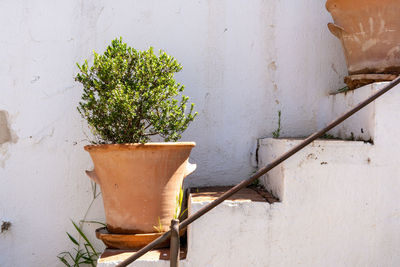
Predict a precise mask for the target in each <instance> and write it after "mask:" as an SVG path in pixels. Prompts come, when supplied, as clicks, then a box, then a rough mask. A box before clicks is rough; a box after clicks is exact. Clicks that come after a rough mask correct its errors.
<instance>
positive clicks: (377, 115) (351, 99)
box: [324, 82, 400, 146]
mask: <svg viewBox="0 0 400 267" xmlns="http://www.w3.org/2000/svg"><path fill="white" fill-rule="evenodd" d="M388 84H389V83H388V82H381V83H373V84H369V85H366V86H363V87H361V88H357V89H355V90H352V91H347V92H344V93H338V94H334V95H330V96H329V107H328V108H327V109H326V110H325V111H324V112H326V113H327V114H329V116H328V117H329V118H330V119H331V120H334V119H336V118H337V117H339V116H340V115H342V114H344V113H345V112H346V111H348V110H350V109H351V108H353V107H355V106H356V105H357V104H358V103H360V102H362V101H364V100H365V99H367V98H368V97H369V96H371V95H372V94H374V93H375V92H377V91H379V90H380V89H382V88H383V87H384V86H386V85H388ZM399 103H400V85H398V86H396V87H394V88H393V89H391V91H389V92H388V93H386V94H384V95H383V96H381V97H380V98H379V99H377V100H376V101H374V102H373V103H371V104H370V105H368V106H367V107H365V108H364V109H362V110H361V111H359V112H358V113H356V114H355V115H353V116H352V117H350V118H349V119H347V120H346V121H345V122H343V123H342V124H340V125H339V126H337V127H335V129H333V130H332V131H330V134H332V135H333V136H335V137H339V138H341V139H354V140H372V141H374V143H375V144H379V145H383V146H387V145H388V143H387V141H388V140H390V142H396V143H397V145H399V144H400V142H399V141H397V140H394V138H391V137H393V136H396V135H397V134H400V127H393V126H394V124H395V123H396V122H397V121H398V118H399V116H400V105H399ZM327 122H329V121H327Z"/></svg>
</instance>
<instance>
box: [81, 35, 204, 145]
mask: <svg viewBox="0 0 400 267" xmlns="http://www.w3.org/2000/svg"><path fill="white" fill-rule="evenodd" d="M77 65H78V67H79V70H80V72H79V73H78V74H77V75H76V77H75V80H76V81H78V82H80V83H81V84H82V85H83V95H82V101H81V102H80V103H79V106H78V110H79V112H80V114H81V115H82V117H83V118H85V119H86V120H87V122H88V124H89V126H90V127H91V130H92V132H93V133H94V135H95V136H96V138H97V140H96V141H94V142H93V143H100V144H107V143H145V142H148V141H149V140H150V137H151V136H154V135H159V136H161V137H163V138H164V140H165V141H166V142H168V141H177V140H178V139H180V138H181V133H182V132H183V131H185V130H186V128H187V127H188V125H189V123H190V122H192V121H193V119H194V117H195V116H196V115H197V113H193V107H194V104H191V106H190V109H189V112H188V113H186V104H187V102H188V99H189V98H188V97H186V96H184V95H182V96H181V100H180V101H178V99H177V96H178V95H179V94H180V93H181V92H183V90H184V86H183V85H181V84H179V83H177V82H176V81H175V79H174V74H175V73H177V72H179V71H180V70H181V69H182V66H181V65H180V64H179V63H178V62H177V61H176V60H175V59H174V58H173V57H171V56H169V55H167V54H166V53H165V52H163V51H159V54H158V55H156V54H155V53H154V51H153V48H149V49H148V50H147V51H138V50H135V49H134V48H132V47H129V46H127V44H125V43H123V42H122V39H121V38H120V39H115V40H113V41H112V43H111V45H109V46H108V47H107V49H106V51H105V52H104V54H102V55H99V54H97V53H96V52H94V62H93V65H92V66H91V67H89V64H88V62H87V60H85V62H84V63H83V64H82V65H79V64H77Z"/></svg>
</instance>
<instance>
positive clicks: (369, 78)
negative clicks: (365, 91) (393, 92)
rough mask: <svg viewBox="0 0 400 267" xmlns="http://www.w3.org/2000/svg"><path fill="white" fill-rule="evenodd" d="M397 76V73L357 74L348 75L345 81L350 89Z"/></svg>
mask: <svg viewBox="0 0 400 267" xmlns="http://www.w3.org/2000/svg"><path fill="white" fill-rule="evenodd" d="M396 78H397V75H395V74H356V75H350V76H346V77H345V78H344V82H345V83H346V84H347V86H348V87H349V89H350V90H353V89H356V88H358V87H361V86H364V85H367V84H370V83H374V82H386V81H393V80H394V79H396Z"/></svg>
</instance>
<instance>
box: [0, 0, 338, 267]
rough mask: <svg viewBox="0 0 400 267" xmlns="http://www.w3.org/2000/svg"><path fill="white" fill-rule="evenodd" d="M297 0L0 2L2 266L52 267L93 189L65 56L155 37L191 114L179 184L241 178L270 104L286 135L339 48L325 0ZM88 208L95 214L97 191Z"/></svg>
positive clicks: (301, 130) (311, 118)
mask: <svg viewBox="0 0 400 267" xmlns="http://www.w3.org/2000/svg"><path fill="white" fill-rule="evenodd" d="M295 2H296V3H294V2H293V1H289V0H285V1H273V0H268V1H262V0H255V1H251V2H249V1H245V0H233V1H226V0H225V1H206V0H199V1H183V0H166V1H154V0H153V1H148V0H146V1H126V0H119V1H94V0H85V1H83V0H81V1H78V0H74V1H50V0H41V1H23V0H14V1H11V0H5V1H1V3H0V24H1V25H3V27H0V36H1V37H0V49H1V51H2V53H0V60H1V64H0V85H1V89H0V111H4V112H2V114H7V122H6V123H1V124H0V125H1V127H7V128H8V129H7V131H6V132H9V134H10V138H8V139H9V140H8V142H6V143H2V144H0V223H1V221H10V222H11V223H12V226H11V228H10V229H9V230H8V231H6V232H4V233H1V234H0V266H3V265H4V266H45V265H48V266H57V264H59V263H58V261H57V259H56V255H57V254H58V252H61V251H63V250H68V249H69V248H70V247H69V245H70V243H69V242H68V240H67V237H66V235H65V231H70V232H73V229H72V227H71V223H70V221H69V219H73V220H79V219H81V218H82V217H83V215H84V213H85V211H86V209H87V206H88V205H89V203H90V200H91V185H90V183H89V180H88V179H87V178H86V177H85V175H84V170H85V169H88V168H90V167H91V162H90V159H89V156H88V154H87V153H86V152H84V151H83V148H82V147H83V145H85V144H87V143H88V142H87V136H86V134H85V132H87V128H86V126H85V123H84V122H83V121H82V120H81V119H80V117H79V114H78V113H77V111H76V106H77V103H78V101H79V98H80V94H81V87H80V86H79V85H78V84H76V83H75V82H74V81H73V76H74V74H75V73H76V67H75V62H81V61H82V60H83V59H85V58H88V57H89V56H90V54H91V53H92V50H96V51H99V52H100V51H102V49H104V47H105V46H106V45H107V44H108V43H109V42H110V40H112V39H113V38H115V37H119V36H123V38H124V41H126V42H127V43H128V44H130V45H132V46H135V47H136V48H139V49H146V48H147V47H148V46H150V45H152V46H154V47H155V48H156V49H160V48H162V49H164V50H165V51H167V52H168V53H169V54H171V55H174V56H175V57H176V58H177V59H178V60H179V61H180V62H181V63H182V65H183V66H184V70H183V71H182V73H180V74H179V76H178V79H179V80H180V81H181V82H182V83H183V84H185V85H186V88H187V89H186V95H188V96H190V97H191V99H192V101H193V102H195V103H196V110H197V111H198V112H199V115H198V117H197V120H196V121H195V122H194V123H193V124H192V125H191V126H190V127H189V129H188V131H187V132H186V133H185V135H184V137H183V140H190V141H195V142H196V143H197V147H196V149H195V150H194V151H193V155H192V158H193V161H194V162H195V163H197V164H198V169H197V171H196V172H195V173H194V174H193V175H192V176H191V177H190V178H189V179H188V182H187V183H188V185H197V186H201V185H227V184H234V183H236V182H238V181H239V180H241V179H243V178H245V177H247V176H248V175H249V174H250V173H251V172H252V171H254V170H255V165H254V158H253V163H252V159H251V154H252V153H253V154H254V152H255V148H256V140H257V139H258V138H261V137H265V136H270V135H271V133H272V131H274V130H275V129H276V126H277V112H278V110H282V134H283V135H284V136H288V135H304V134H306V133H309V132H310V131H312V130H313V129H315V128H317V127H318V126H319V125H320V124H323V123H324V118H325V115H324V114H325V113H323V112H320V111H324V106H325V105H324V104H323V103H324V102H323V101H324V100H323V99H325V97H326V96H327V94H328V92H330V91H333V90H335V89H337V88H339V87H341V85H342V81H341V80H342V78H343V73H344V72H345V68H344V61H343V56H342V52H341V49H340V44H339V42H338V41H337V40H335V39H334V37H332V36H331V35H330V33H329V32H328V30H327V28H326V23H327V22H329V21H330V17H329V14H328V13H327V12H326V11H325V9H324V5H323V1H312V0H302V1H295ZM319 112H320V113H319ZM4 125H6V126H4ZM0 133H1V131H0ZM88 219H94V220H100V221H104V218H103V211H102V203H101V200H100V199H98V200H97V201H96V202H95V204H94V206H93V208H92V210H91V212H90V214H89V215H88ZM94 227H95V226H92V227H88V228H86V229H87V231H88V232H90V231H91V230H92V229H93V228H94Z"/></svg>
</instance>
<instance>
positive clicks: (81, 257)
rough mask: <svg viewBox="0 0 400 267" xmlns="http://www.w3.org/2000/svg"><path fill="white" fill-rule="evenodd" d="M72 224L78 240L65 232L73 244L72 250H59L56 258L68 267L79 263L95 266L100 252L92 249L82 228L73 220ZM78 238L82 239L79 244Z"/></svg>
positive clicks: (73, 266) (75, 266)
mask: <svg viewBox="0 0 400 267" xmlns="http://www.w3.org/2000/svg"><path fill="white" fill-rule="evenodd" d="M72 224H73V225H74V228H75V230H76V231H77V232H78V234H79V238H78V240H79V241H77V240H76V239H75V238H74V237H73V236H72V235H71V234H70V233H68V232H67V236H68V238H69V239H70V241H71V242H72V243H73V244H74V245H75V248H74V252H72V253H71V252H69V251H64V252H61V253H60V254H58V256H57V258H58V259H59V260H60V261H61V262H62V263H64V265H65V266H68V267H79V266H80V265H81V264H87V265H90V266H93V267H95V266H96V262H97V259H98V257H99V255H100V253H99V252H97V251H96V250H95V249H94V247H93V245H92V243H91V242H90V241H89V239H88V238H87V236H86V235H85V234H84V233H83V231H82V229H81V228H80V227H79V226H78V225H77V224H76V223H75V222H74V221H72ZM80 240H82V241H83V244H81V241H80Z"/></svg>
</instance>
